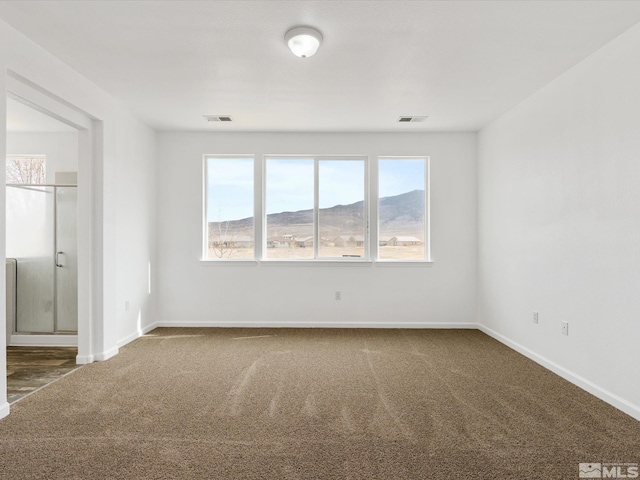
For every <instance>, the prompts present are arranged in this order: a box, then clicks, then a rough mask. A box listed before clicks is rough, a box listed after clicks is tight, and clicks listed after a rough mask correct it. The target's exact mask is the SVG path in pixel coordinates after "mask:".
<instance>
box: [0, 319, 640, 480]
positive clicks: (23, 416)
mask: <svg viewBox="0 0 640 480" xmlns="http://www.w3.org/2000/svg"><path fill="white" fill-rule="evenodd" d="M586 462H590V463H591V462H621V463H638V462H640V422H638V421H636V420H634V419H633V418H631V417H629V416H627V415H625V414H624V413H622V412H620V411H619V410H617V409H615V408H613V407H611V406H609V405H607V404H605V403H604V402H602V401H600V400H598V399H597V398H595V397H593V396H592V395H590V394H588V393H586V392H584V391H582V390H581V389H579V388H577V387H575V386H573V385H572V384H570V383H568V382H566V381H565V380H563V379H561V378H560V377H558V376H556V375H554V374H553V373H551V372H549V371H547V370H545V369H544V368H542V367H540V366H539V365H537V364H535V363H534V362H532V361H530V360H528V359H526V358H525V357H523V356H522V355H520V354H518V353H516V352H514V351H513V350H511V349H509V348H507V347H505V346H503V345H501V344H500V343H498V342H496V341H495V340H493V339H491V338H490V337H488V336H486V335H484V334H483V333H481V332H479V331H476V330H352V329H213V328H210V329H204V328H203V329H195V328H193V329H177V328H161V329H156V330H154V331H153V332H150V333H149V334H147V335H145V336H144V337H142V338H140V339H138V340H136V341H135V342H133V343H131V344H129V345H127V346H126V347H124V348H122V349H121V350H120V354H119V355H117V356H116V357H114V358H112V359H110V360H108V361H106V362H101V363H94V364H91V365H87V366H85V367H84V368H82V369H79V370H77V371H76V372H74V373H73V374H72V375H69V376H67V377H64V378H62V379H61V380H59V381H57V382H55V383H53V384H52V385H50V386H48V387H46V388H44V389H42V390H40V391H38V392H36V393H34V394H33V395H30V396H29V397H27V398H25V399H23V400H22V401H20V402H18V403H16V404H15V405H12V407H11V414H10V415H9V416H8V417H6V418H5V419H3V420H1V421H0V478H3V479H41V478H42V479H45V478H46V479H147V478H149V479H192V478H193V479H200V478H202V479H212V480H221V479H222V480H225V479H277V480H280V479H285V480H286V479H384V480H392V479H459V478H469V479H471V478H473V479H541V478H544V479H574V478H578V464H579V463H586ZM623 468H624V467H623Z"/></svg>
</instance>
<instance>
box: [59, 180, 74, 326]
mask: <svg viewBox="0 0 640 480" xmlns="http://www.w3.org/2000/svg"><path fill="white" fill-rule="evenodd" d="M76 192H77V188H76V187H56V313H57V315H56V323H55V330H56V332H59V333H76V332H77V331H78V251H77V240H76V238H77V237H76V235H77V225H76V223H77V218H78V215H77V207H76V205H77V194H76Z"/></svg>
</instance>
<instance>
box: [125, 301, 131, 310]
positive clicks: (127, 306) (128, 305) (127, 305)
mask: <svg viewBox="0 0 640 480" xmlns="http://www.w3.org/2000/svg"><path fill="white" fill-rule="evenodd" d="M130 306H131V304H130V303H129V300H125V301H124V311H125V312H128V311H129V307H130Z"/></svg>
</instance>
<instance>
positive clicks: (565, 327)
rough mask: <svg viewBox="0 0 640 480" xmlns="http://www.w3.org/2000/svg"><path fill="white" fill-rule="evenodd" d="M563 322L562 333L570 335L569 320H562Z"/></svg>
mask: <svg viewBox="0 0 640 480" xmlns="http://www.w3.org/2000/svg"><path fill="white" fill-rule="evenodd" d="M561 324H562V334H563V335H569V322H561Z"/></svg>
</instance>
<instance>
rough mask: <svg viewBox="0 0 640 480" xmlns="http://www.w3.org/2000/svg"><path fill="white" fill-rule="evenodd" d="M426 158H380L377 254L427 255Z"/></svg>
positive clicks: (414, 257)
mask: <svg viewBox="0 0 640 480" xmlns="http://www.w3.org/2000/svg"><path fill="white" fill-rule="evenodd" d="M425 166H426V160H425V159H423V158H416V159H405V158H403V159H397V158H396V159H392V158H382V159H380V160H379V162H378V174H379V199H380V200H379V203H378V244H379V246H378V258H379V259H380V260H424V259H425Z"/></svg>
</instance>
